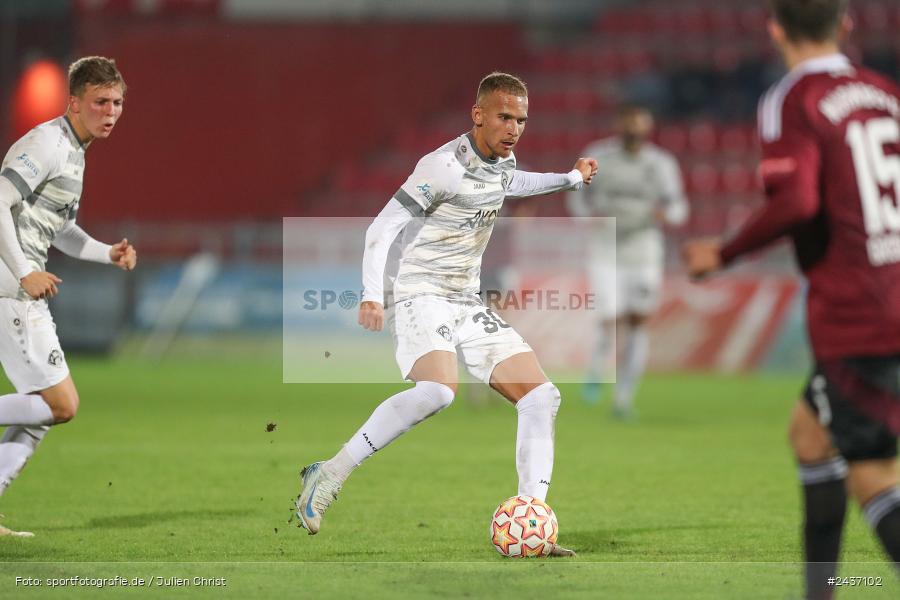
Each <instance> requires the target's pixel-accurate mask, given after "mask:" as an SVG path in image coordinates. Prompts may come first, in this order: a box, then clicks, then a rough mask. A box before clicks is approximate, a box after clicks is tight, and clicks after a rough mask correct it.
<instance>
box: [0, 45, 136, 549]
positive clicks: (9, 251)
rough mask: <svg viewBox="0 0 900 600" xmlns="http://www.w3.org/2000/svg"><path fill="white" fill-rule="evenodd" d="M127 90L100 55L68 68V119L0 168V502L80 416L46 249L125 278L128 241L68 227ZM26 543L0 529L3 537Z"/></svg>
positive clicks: (129, 262) (25, 143) (34, 133)
mask: <svg viewBox="0 0 900 600" xmlns="http://www.w3.org/2000/svg"><path fill="white" fill-rule="evenodd" d="M124 95H125V81H124V80H123V79H122V75H121V74H120V73H119V71H118V69H117V68H116V65H115V62H114V61H112V60H110V59H107V58H102V57H98V56H92V57H86V58H82V59H79V60H77V61H75V62H74V63H73V64H72V65H71V67H70V68H69V100H68V107H67V109H66V113H65V114H64V115H63V116H60V117H57V118H56V119H53V120H52V121H48V122H46V123H42V124H41V125H38V126H37V127H35V128H34V129H32V130H31V131H29V132H28V133H27V134H25V136H24V137H22V138H21V139H19V140H18V141H17V142H16V143H14V144H13V145H12V147H11V148H10V149H9V151H8V152H7V153H6V157H5V158H4V159H3V164H2V166H0V259H2V261H0V362H2V363H3V370H4V371H5V372H6V376H7V377H8V378H9V380H10V382H11V383H12V384H13V386H14V387H15V388H16V393H15V394H7V395H5V396H0V426H5V427H6V431H5V432H4V435H3V437H2V439H0V495H2V494H3V492H4V491H6V489H7V488H8V487H9V485H10V483H12V481H13V479H15V477H16V476H17V475H18V474H19V472H21V470H22V468H23V467H24V466H25V463H26V462H27V461H28V459H29V458H30V457H31V455H32V454H33V453H34V451H35V449H36V448H37V445H38V444H39V443H40V441H41V440H42V439H43V438H44V435H45V434H46V433H47V430H48V429H49V427H50V426H52V425H59V424H61V423H66V422H68V421H70V420H72V418H73V417H74V416H75V413H76V412H77V410H78V392H77V390H76V389H75V384H74V383H73V381H72V377H71V376H70V375H69V368H68V365H67V364H66V358H65V355H64V354H63V351H62V348H61V347H60V345H59V340H58V339H57V337H56V325H55V324H54V323H53V317H52V316H51V315H50V311H49V309H48V307H47V299H48V298H52V297H53V296H55V295H56V294H57V293H58V291H59V286H60V284H61V283H62V280H61V279H59V278H58V277H57V276H56V275H54V274H53V273H50V272H48V271H46V270H45V265H46V262H47V250H48V249H49V247H50V246H51V245H53V246H55V247H56V248H57V249H59V250H60V251H62V252H64V253H65V254H68V255H69V256H74V257H75V258H80V259H82V260H88V261H93V262H98V263H105V264H114V265H116V266H118V267H120V268H122V269H125V270H129V271H130V270H131V269H133V268H134V266H135V264H136V262H137V254H136V253H135V250H134V247H132V246H131V245H130V244H129V243H128V240H125V239H123V240H122V241H121V242H119V243H117V244H115V245H112V246H110V245H107V244H104V243H101V242H98V241H97V240H95V239H93V238H92V237H90V236H89V235H88V234H87V233H85V231H84V230H83V229H81V227H79V226H78V225H77V224H76V223H75V217H76V215H77V214H78V206H79V202H80V200H81V187H82V181H83V178H84V166H85V151H86V150H87V147H88V145H89V144H90V143H91V142H92V141H93V140H95V139H98V138H100V139H103V138H107V137H109V135H110V133H112V130H113V127H114V126H115V124H116V121H118V119H119V117H120V116H121V114H122V103H123V101H124ZM10 535H11V536H20V537H30V536H31V535H33V534H31V533H29V532H17V531H12V530H10V529H8V528H6V527H3V526H0V536H10Z"/></svg>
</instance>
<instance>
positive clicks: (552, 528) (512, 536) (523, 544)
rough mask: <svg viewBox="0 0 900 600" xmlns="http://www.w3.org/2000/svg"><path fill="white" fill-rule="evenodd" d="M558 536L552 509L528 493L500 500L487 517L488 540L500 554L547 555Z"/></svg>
mask: <svg viewBox="0 0 900 600" xmlns="http://www.w3.org/2000/svg"><path fill="white" fill-rule="evenodd" d="M558 536H559V525H558V524H557V522H556V514H555V513H554V512H553V509H552V508H550V507H549V506H548V505H547V504H546V503H545V502H543V501H541V500H538V499H537V498H532V497H531V496H513V497H512V498H509V499H508V500H504V501H503V502H502V503H501V504H500V506H498V507H497V510H495V511H494V518H493V519H492V520H491V542H492V543H493V544H494V548H496V549H497V552H499V553H500V554H502V555H503V556H509V557H512V558H525V557H527V556H547V555H548V554H550V550H551V549H552V548H553V545H554V544H555V543H556V538H557V537H558Z"/></svg>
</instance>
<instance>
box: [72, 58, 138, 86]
mask: <svg viewBox="0 0 900 600" xmlns="http://www.w3.org/2000/svg"><path fill="white" fill-rule="evenodd" d="M115 84H119V85H120V86H122V93H123V94H124V93H125V89H126V87H127V86H126V85H125V79H124V78H123V77H122V74H121V73H119V69H118V68H116V61H115V60H113V59H111V58H105V57H103V56H85V57H84V58H79V59H78V60H76V61H75V62H73V63H72V64H71V65H69V94H70V95H72V96H80V95H81V94H83V93H84V91H85V89H86V88H87V86H89V85H97V86H101V87H106V86H108V85H115Z"/></svg>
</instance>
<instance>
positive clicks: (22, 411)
mask: <svg viewBox="0 0 900 600" xmlns="http://www.w3.org/2000/svg"><path fill="white" fill-rule="evenodd" d="M7 425H53V412H52V411H51V410H50V407H49V406H48V405H47V403H46V402H44V399H43V398H41V396H40V395H39V394H6V395H5V396H0V426H7Z"/></svg>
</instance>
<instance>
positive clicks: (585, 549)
mask: <svg viewBox="0 0 900 600" xmlns="http://www.w3.org/2000/svg"><path fill="white" fill-rule="evenodd" d="M730 528H733V525H732V524H728V523H709V524H705V525H671V526H669V527H665V526H659V525H656V526H653V527H618V528H615V529H603V530H598V531H577V530H576V531H571V532H565V533H564V534H563V535H561V536H560V540H559V541H560V543H561V544H562V545H563V546H566V547H571V548H573V549H574V550H576V551H577V552H579V553H583V554H587V553H589V552H601V553H610V552H612V553H617V552H618V553H623V554H624V555H628V554H629V553H630V552H632V551H633V550H634V549H636V548H638V547H644V548H645V545H644V544H637V543H635V542H634V541H631V540H629V538H631V537H633V536H640V535H642V534H645V533H660V532H662V531H667V532H668V531H709V530H717V529H730ZM642 553H643V551H642Z"/></svg>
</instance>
